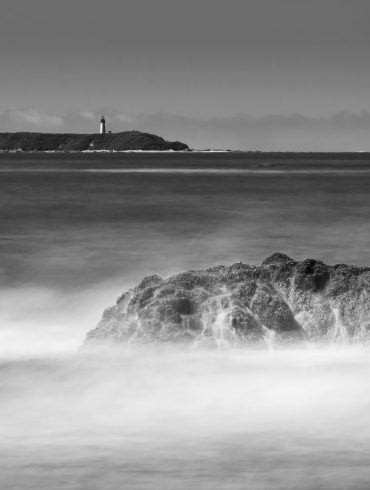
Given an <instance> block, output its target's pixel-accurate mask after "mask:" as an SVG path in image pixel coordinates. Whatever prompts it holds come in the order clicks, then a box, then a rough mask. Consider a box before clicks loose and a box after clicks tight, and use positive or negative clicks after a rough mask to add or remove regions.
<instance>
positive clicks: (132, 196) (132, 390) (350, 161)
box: [0, 152, 370, 490]
mask: <svg viewBox="0 0 370 490" xmlns="http://www.w3.org/2000/svg"><path fill="white" fill-rule="evenodd" d="M369 210H370V154H366V153H352V154H339V153H338V154H334V153H333V154H330V153H323V154H317V153H316V154H315V153H312V154H308V153H305V154H299V153H296V154H293V153H258V152H251V153H248V152H244V153H243V152H203V153H201V152H186V153H173V152H170V153H144V152H133V153H130V152H128V153H89V154H78V153H75V154H73V153H71V154H62V153H43V154H40V153H27V154H26V153H13V154H6V153H3V154H0V488H1V489H4V490H8V489H9V490H23V489H27V490H31V489H32V490H33V489H38V490H62V489H63V490H72V489H73V490H82V489H83V490H117V489H124V490H126V489H127V490H147V489H150V490H185V489H186V490H188V489H190V488H194V489H197V490H198V489H199V490H203V489H204V490H206V489H207V490H208V489H212V490H239V489H240V490H242V489H243V490H244V489H248V490H249V489H250V490H262V489H263V490H265V489H266V490H267V489H271V490H275V489H279V490H280V489H281V490H288V489H292V490H293V489H300V490H319V489H320V490H321V489H322V490H328V489H330V490H342V489H343V490H348V489H355V490H357V489H363V490H368V489H369V488H370V466H369V463H368V462H369V458H370V391H369V390H368V381H369V377H370V346H367V345H362V344H356V345H352V344H344V343H342V344H333V345H325V346H320V345H316V346H312V345H309V344H305V345H302V347H299V348H294V349H289V350H284V349H282V350H276V351H274V350H271V349H267V348H266V350H264V349H259V350H258V351H255V350H253V349H251V348H249V349H248V348H235V347H233V348H232V347H231V346H230V348H229V349H228V348H224V349H223V350H221V351H209V350H204V351H199V350H197V351H193V350H191V349H185V348H182V347H181V346H177V347H174V346H169V345H168V346H166V345H164V346H161V347H158V346H150V345H149V346H148V345H147V346H145V347H140V348H135V347H132V346H123V347H121V348H120V349H115V350H112V351H109V352H107V351H101V352H91V353H90V352H87V351H85V350H81V349H80V347H81V345H82V344H83V342H84V339H85V336H86V333H87V332H88V331H89V330H90V329H92V328H94V327H95V325H96V324H97V322H98V321H99V319H100V318H101V315H102V313H103V311H104V309H105V308H106V307H107V306H109V305H112V304H114V303H115V300H116V298H117V297H118V296H119V295H120V294H121V293H122V292H124V291H125V290H127V289H128V288H130V287H132V286H134V285H135V284H137V283H138V282H139V281H140V280H141V279H142V278H143V277H145V276H147V275H151V274H159V275H161V276H163V277H167V276H169V275H172V274H176V273H178V272H181V271H184V270H188V269H200V268H205V267H209V266H213V265H218V264H224V265H228V264H232V263H234V262H240V261H242V262H246V263H249V264H259V263H260V262H261V261H262V260H263V259H265V258H266V257H268V256H269V255H271V254H272V253H274V252H282V253H285V254H287V255H289V256H291V257H292V258H294V259H297V260H302V259H304V258H315V259H318V260H322V261H324V262H326V263H328V264H331V265H334V264H337V263H347V264H355V265H367V266H369V265H370V255H369V242H370V211H369Z"/></svg>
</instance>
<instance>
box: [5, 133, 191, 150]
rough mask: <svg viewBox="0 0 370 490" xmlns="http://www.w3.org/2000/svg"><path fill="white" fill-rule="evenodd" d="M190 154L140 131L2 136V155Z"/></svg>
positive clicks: (181, 146)
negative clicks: (48, 153)
mask: <svg viewBox="0 0 370 490" xmlns="http://www.w3.org/2000/svg"><path fill="white" fill-rule="evenodd" d="M89 150H90V151H99V150H100V151H104V150H105V151H125V150H146V151H164V150H174V151H181V150H188V146H187V145H185V144H184V143H181V142H179V141H174V142H170V141H166V140H164V139H163V138H161V137H160V136H156V135H154V134H149V133H141V132H139V131H124V132H122V133H112V134H105V135H102V134H75V133H71V134H58V133H0V151H66V152H69V151H89Z"/></svg>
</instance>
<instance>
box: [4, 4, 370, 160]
mask: <svg viewBox="0 0 370 490" xmlns="http://www.w3.org/2000/svg"><path fill="white" fill-rule="evenodd" d="M369 18H370V2H369V0H310V1H307V0H187V1H184V0H182V1H180V0H104V1H103V0H101V1H97V0H63V1H60V0H58V1H57V0H2V2H1V15H0V61H1V67H0V131H17V130H19V131H21V130H23V131H50V132H55V131H57V132H68V131H71V132H95V131H97V130H98V123H99V119H100V116H101V114H103V113H104V114H105V115H106V117H107V121H108V126H109V128H108V129H111V130H112V131H124V130H129V129H137V130H143V131H150V132H154V133H157V134H160V135H161V136H163V137H165V138H168V139H178V140H182V141H184V142H186V143H188V144H189V145H190V146H193V147H197V148H208V147H212V148H232V149H251V150H256V149H259V150H264V149H265V150H308V151H310V150H328V151H330V150H338V151H345V150H370V138H369V137H368V135H369V134H370V97H369V91H370V63H369V61H368V56H369V53H368V51H369V46H370V29H369V28H368V21H369Z"/></svg>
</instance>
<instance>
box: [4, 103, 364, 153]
mask: <svg viewBox="0 0 370 490" xmlns="http://www.w3.org/2000/svg"><path fill="white" fill-rule="evenodd" d="M101 114H105V116H106V120H107V127H108V130H112V131H113V132H117V131H127V130H138V131H145V132H151V133H156V134H159V135H161V136H163V137H164V138H166V139H170V140H180V141H184V142H185V143H188V144H189V146H191V147H193V148H199V149H205V148H222V149H234V150H235V149H240V150H270V151H288V150H291V151H357V150H365V151H370V138H369V134H370V112H368V111H363V112H359V113H354V112H338V113H336V114H333V115H331V116H328V117H316V118H315V117H308V116H305V115H302V114H291V115H279V114H271V115H266V116H263V117H252V116H249V115H246V114H237V115H235V116H232V117H214V118H208V119H198V118H192V117H186V116H181V115H176V114H169V113H156V114H141V115H140V114H139V115H128V114H123V113H121V112H113V111H109V110H106V111H104V110H101V109H100V110H99V111H97V110H95V111H82V112H67V113H66V114H49V113H42V112H40V111H37V110H36V109H27V110H9V111H5V112H3V113H1V114H0V130H1V131H50V132H56V131H63V132H87V133H94V132H98V131H99V122H100V117H101Z"/></svg>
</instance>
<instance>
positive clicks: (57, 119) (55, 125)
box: [0, 109, 64, 131]
mask: <svg viewBox="0 0 370 490" xmlns="http://www.w3.org/2000/svg"><path fill="white" fill-rule="evenodd" d="M0 122H1V126H2V127H4V126H5V124H7V125H8V126H9V127H10V128H11V130H12V131H17V130H18V131H23V130H24V131H26V130H32V129H34V130H37V129H40V130H41V129H45V128H48V129H50V130H54V129H59V128H63V126H64V118H63V117H62V116H59V115H55V114H46V113H41V112H39V111H37V110H35V109H26V110H11V111H6V112H4V113H2V114H1V115H0Z"/></svg>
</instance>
